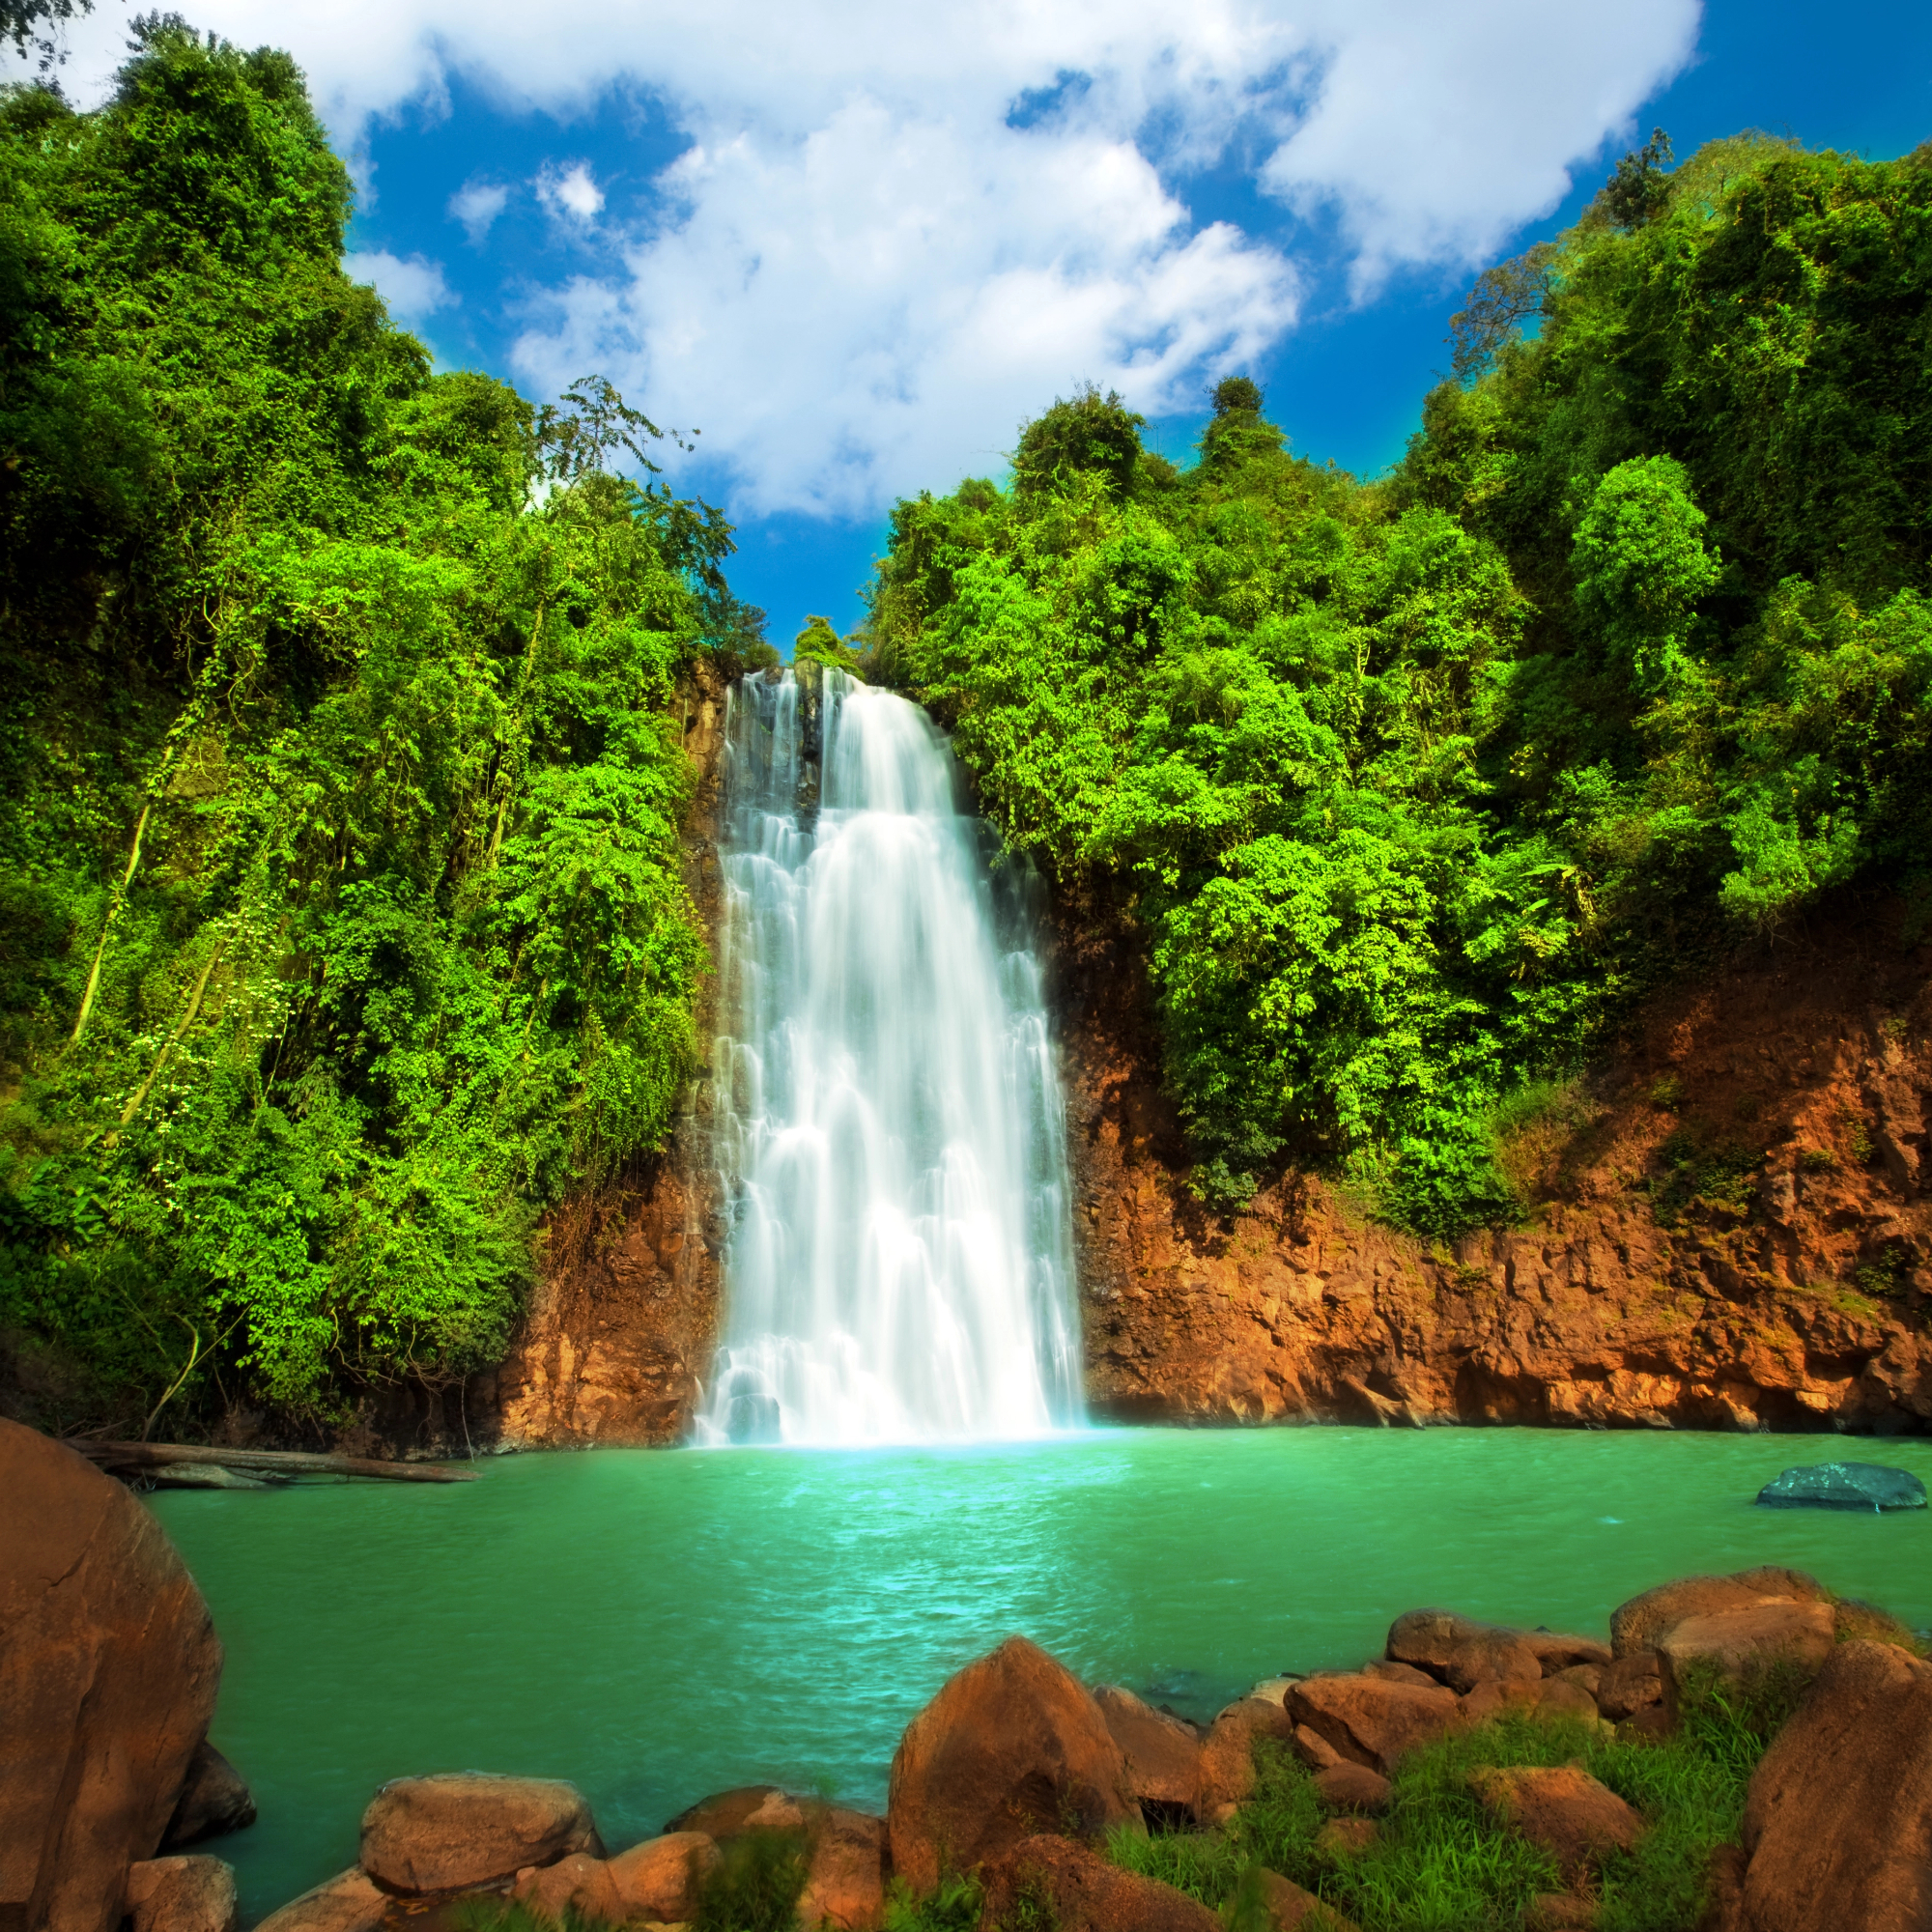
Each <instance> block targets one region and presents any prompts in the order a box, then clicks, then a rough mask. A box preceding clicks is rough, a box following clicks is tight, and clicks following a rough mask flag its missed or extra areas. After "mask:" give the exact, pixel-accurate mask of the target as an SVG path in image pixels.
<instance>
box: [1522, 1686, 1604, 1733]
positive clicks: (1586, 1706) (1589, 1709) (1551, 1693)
mask: <svg viewBox="0 0 1932 1932" xmlns="http://www.w3.org/2000/svg"><path fill="white" fill-rule="evenodd" d="M1536 1715H1537V1716H1538V1717H1539V1718H1545V1719H1554V1718H1577V1719H1581V1721H1582V1722H1584V1723H1586V1724H1594V1723H1595V1722H1596V1721H1597V1719H1598V1718H1599V1716H1600V1715H1601V1713H1600V1712H1599V1711H1598V1709H1597V1700H1596V1699H1595V1698H1594V1697H1592V1696H1591V1695H1590V1693H1589V1692H1588V1691H1587V1690H1584V1689H1583V1687H1582V1686H1581V1685H1580V1684H1577V1683H1576V1682H1574V1681H1573V1680H1572V1679H1571V1678H1569V1677H1567V1676H1566V1677H1546V1678H1545V1679H1544V1680H1543V1694H1542V1695H1541V1696H1540V1697H1538V1698H1537V1700H1536Z"/></svg>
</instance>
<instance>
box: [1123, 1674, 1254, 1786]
mask: <svg viewBox="0 0 1932 1932" xmlns="http://www.w3.org/2000/svg"><path fill="white" fill-rule="evenodd" d="M1264 1701H1274V1702H1276V1704H1277V1708H1279V1700H1264ZM1094 1703H1096V1704H1097V1705H1098V1706H1099V1707H1100V1716H1101V1717H1102V1718H1103V1719H1106V1724H1107V1730H1108V1734H1109V1735H1110V1736H1111V1737H1112V1738H1113V1740H1114V1742H1115V1744H1117V1745H1118V1746H1119V1747H1120V1750H1121V1756H1122V1758H1123V1759H1124V1760H1125V1762H1126V1767H1127V1788H1128V1790H1129V1791H1131V1792H1132V1793H1133V1795H1134V1796H1135V1797H1136V1798H1137V1799H1139V1800H1140V1801H1141V1802H1142V1803H1143V1804H1148V1803H1153V1804H1179V1805H1187V1806H1190V1807H1191V1806H1192V1805H1193V1803H1194V1790H1195V1786H1196V1784H1197V1783H1198V1782H1199V1780H1200V1775H1201V1734H1200V1732H1198V1731H1197V1730H1196V1729H1195V1728H1194V1726H1193V1725H1192V1724H1189V1723H1184V1722H1183V1721H1182V1720H1181V1719H1179V1718H1171V1717H1169V1716H1168V1715H1167V1713H1166V1712H1165V1711H1156V1710H1154V1709H1153V1707H1152V1706H1151V1705H1149V1704H1145V1703H1143V1702H1142V1701H1141V1700H1140V1698H1138V1697H1136V1696H1135V1695H1134V1693H1133V1692H1132V1691H1131V1690H1122V1689H1121V1688H1120V1687H1119V1686H1118V1685H1114V1684H1102V1685H1100V1686H1099V1687H1098V1688H1097V1689H1096V1690H1094Z"/></svg>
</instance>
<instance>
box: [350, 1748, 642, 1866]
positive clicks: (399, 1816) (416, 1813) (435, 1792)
mask: <svg viewBox="0 0 1932 1932" xmlns="http://www.w3.org/2000/svg"><path fill="white" fill-rule="evenodd" d="M573 1852H588V1853H590V1854H591V1855H592V1856H593V1857H595V1858H601V1857H602V1856H603V1854H604V1847H603V1845H602V1844H601V1843H599V1841H598V1837H597V1827H596V1826H595V1825H594V1824H592V1822H591V1819H590V1806H589V1805H588V1804H585V1803H584V1802H583V1795H582V1792H580V1791H579V1790H578V1788H577V1787H576V1785H574V1784H565V1783H562V1782H561V1781H560V1780H557V1779H554V1778H546V1777H499V1776H494V1775H492V1774H490V1773H486V1772H479V1771H460V1772H446V1773H442V1774H440V1775H438V1776H432V1777H398V1778H396V1779H394V1780H392V1781H391V1782H390V1783H388V1784H385V1785H384V1787H383V1788H382V1790H380V1791H379V1792H377V1794H376V1795H375V1797H374V1798H372V1799H371V1800H370V1801H369V1808H368V1809H367V1810H366V1811H364V1812H363V1814H362V1869H363V1870H364V1871H366V1872H367V1873H368V1874H369V1876H370V1877H371V1878H373V1879H375V1880H377V1881H378V1882H379V1883H380V1884H382V1885H384V1886H386V1887H387V1888H388V1889H390V1890H391V1891H449V1890H453V1889H455V1888H456V1887H458V1886H465V1885H483V1884H485V1883H487V1882H488V1881H489V1880H491V1879H498V1878H507V1877H508V1876H509V1875H510V1874H511V1873H513V1872H517V1871H521V1870H522V1869H523V1868H524V1866H526V1865H548V1864H554V1863H555V1862H556V1861H557V1860H558V1859H562V1858H568V1857H569V1856H570V1854H571V1853H573Z"/></svg>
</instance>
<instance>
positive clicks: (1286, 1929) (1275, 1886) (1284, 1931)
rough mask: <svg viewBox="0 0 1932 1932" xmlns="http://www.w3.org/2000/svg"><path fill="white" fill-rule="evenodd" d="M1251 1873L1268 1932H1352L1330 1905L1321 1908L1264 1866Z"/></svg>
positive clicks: (1313, 1897)
mask: <svg viewBox="0 0 1932 1932" xmlns="http://www.w3.org/2000/svg"><path fill="white" fill-rule="evenodd" d="M1252 1869H1253V1872H1254V1878H1253V1880H1252V1883H1253V1885H1254V1886H1255V1889H1256V1890H1257V1891H1258V1892H1259V1894H1260V1897H1261V1906H1262V1910H1263V1911H1264V1913H1265V1914H1266V1915H1267V1922H1268V1932H1355V1925H1354V1922H1353V1921H1352V1920H1351V1919H1348V1918H1343V1917H1342V1915H1341V1914H1340V1913H1339V1912H1337V1911H1336V1910H1335V1908H1334V1907H1333V1906H1332V1905H1324V1904H1322V1902H1321V1900H1320V1899H1319V1898H1317V1897H1316V1895H1315V1894H1314V1893H1313V1892H1312V1891H1303V1890H1302V1889H1301V1888H1300V1887H1299V1886H1298V1885H1296V1884H1294V1883H1293V1880H1290V1879H1285V1878H1283V1877H1282V1875H1281V1874H1280V1873H1279V1872H1271V1871H1269V1870H1268V1868H1267V1867H1266V1866H1265V1865H1256V1866H1254V1867H1253V1868H1252Z"/></svg>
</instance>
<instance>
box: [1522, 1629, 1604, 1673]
mask: <svg viewBox="0 0 1932 1932" xmlns="http://www.w3.org/2000/svg"><path fill="white" fill-rule="evenodd" d="M1520 1634H1521V1636H1522V1640H1523V1642H1524V1643H1526V1644H1528V1645H1529V1647H1530V1649H1532V1650H1533V1651H1535V1653H1536V1656H1537V1661H1538V1662H1540V1663H1541V1664H1542V1665H1543V1674H1544V1676H1546V1677H1560V1676H1562V1675H1563V1673H1564V1672H1566V1671H1569V1670H1575V1669H1576V1668H1577V1666H1578V1665H1579V1664H1589V1665H1592V1666H1594V1667H1595V1668H1597V1669H1600V1670H1601V1669H1602V1668H1603V1666H1604V1665H1605V1664H1606V1663H1608V1662H1610V1647H1609V1645H1608V1644H1605V1643H1599V1642H1598V1641H1597V1640H1596V1638H1595V1637H1588V1636H1572V1635H1571V1634H1569V1633H1568V1632H1567V1631H1547V1630H1533V1631H1523V1632H1522V1633H1520Z"/></svg>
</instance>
